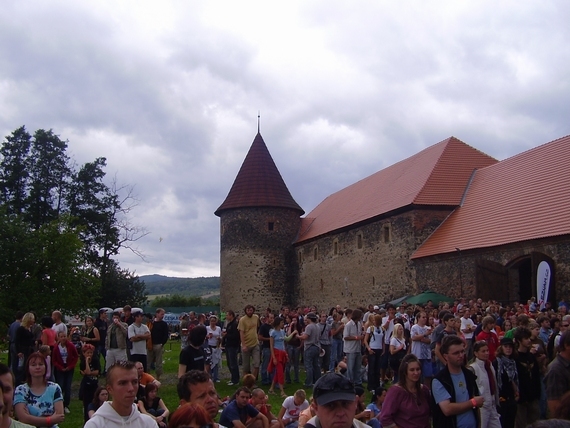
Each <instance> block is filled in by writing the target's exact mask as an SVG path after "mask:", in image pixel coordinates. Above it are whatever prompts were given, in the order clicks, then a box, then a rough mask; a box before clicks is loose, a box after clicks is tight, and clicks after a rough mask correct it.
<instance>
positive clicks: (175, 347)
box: [0, 341, 369, 428]
mask: <svg viewBox="0 0 570 428" xmlns="http://www.w3.org/2000/svg"><path fill="white" fill-rule="evenodd" d="M165 350H166V352H165V353H164V372H165V373H164V374H163V376H162V378H161V382H162V386H161V388H160V390H159V395H160V396H161V397H162V399H163V400H164V403H165V404H166V406H167V407H168V408H169V409H170V412H173V411H174V410H175V409H176V408H177V407H178V395H177V393H176V382H177V376H176V374H177V371H178V355H179V354H180V342H179V341H169V342H168V343H167V344H166V346H165ZM224 358H225V356H224ZM0 360H1V361H2V362H3V363H5V364H6V363H7V360H8V354H7V353H2V354H1V356H0ZM151 373H152V372H151ZM300 377H301V381H303V380H304V378H305V375H304V373H303V371H302V373H301V376H300ZM220 378H221V382H219V383H216V389H217V391H218V394H219V395H220V397H222V399H223V398H224V397H226V396H230V395H232V394H233V393H234V392H235V391H236V389H237V387H236V386H228V385H227V384H226V383H227V382H228V381H229V372H228V370H227V367H226V363H225V360H224V362H223V367H222V369H221V370H220ZM79 381H80V374H79V364H78V365H77V367H76V372H75V376H74V381H73V386H72V397H71V405H70V406H69V408H70V410H71V413H70V414H69V415H66V418H65V422H64V423H62V424H60V428H80V427H82V426H83V403H82V402H81V401H79V398H78V391H79ZM103 383H104V378H99V384H103ZM299 388H302V384H291V385H286V386H285V392H286V393H287V394H288V395H293V393H294V392H295V391H296V390H297V389H299ZM263 389H264V390H265V391H267V390H268V387H264V388H263ZM310 395H311V391H310V390H309V391H307V399H308V398H309V397H310ZM368 396H369V394H367V398H368ZM282 402H283V399H282V398H281V397H279V395H278V394H277V395H269V404H271V409H272V411H273V413H274V414H275V415H277V414H278V413H279V409H280V408H281V403H282Z"/></svg>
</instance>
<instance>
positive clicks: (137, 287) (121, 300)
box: [97, 260, 148, 308]
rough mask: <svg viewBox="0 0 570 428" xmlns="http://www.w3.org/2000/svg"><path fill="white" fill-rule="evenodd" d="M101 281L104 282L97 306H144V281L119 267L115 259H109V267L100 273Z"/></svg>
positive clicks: (145, 298)
mask: <svg viewBox="0 0 570 428" xmlns="http://www.w3.org/2000/svg"><path fill="white" fill-rule="evenodd" d="M102 281H103V283H104V284H105V286H104V287H102V288H101V294H100V299H99V303H98V305H97V306H98V307H102V306H110V307H111V308H116V307H118V306H124V305H127V304H128V305H131V306H133V307H134V306H145V305H146V303H147V296H148V293H147V292H146V289H145V283H144V281H141V279H140V278H139V277H138V276H136V275H133V274H132V273H131V272H129V271H128V270H127V269H121V268H119V265H118V263H117V262H116V261H114V260H111V261H110V264H109V267H108V269H107V271H106V272H105V273H103V274H102Z"/></svg>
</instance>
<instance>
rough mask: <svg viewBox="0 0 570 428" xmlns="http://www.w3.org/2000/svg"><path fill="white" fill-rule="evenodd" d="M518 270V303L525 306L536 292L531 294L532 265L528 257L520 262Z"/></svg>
mask: <svg viewBox="0 0 570 428" xmlns="http://www.w3.org/2000/svg"><path fill="white" fill-rule="evenodd" d="M518 268H519V269H518V270H519V299H520V303H523V304H525V303H526V302H527V300H529V299H530V298H531V297H532V296H533V295H536V291H535V292H534V293H533V292H532V282H533V281H532V263H531V260H530V257H529V258H527V259H524V260H522V261H521V262H520V264H519V266H518Z"/></svg>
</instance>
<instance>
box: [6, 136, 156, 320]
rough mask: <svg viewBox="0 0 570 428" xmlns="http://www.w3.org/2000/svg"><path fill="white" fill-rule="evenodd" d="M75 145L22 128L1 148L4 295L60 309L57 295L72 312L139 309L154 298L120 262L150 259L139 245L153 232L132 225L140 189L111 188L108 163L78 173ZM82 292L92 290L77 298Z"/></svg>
mask: <svg viewBox="0 0 570 428" xmlns="http://www.w3.org/2000/svg"><path fill="white" fill-rule="evenodd" d="M67 146H68V143H67V141H63V140H62V139H60V137H59V136H57V135H56V134H55V133H54V132H53V131H52V130H51V129H50V130H49V131H46V130H44V129H38V130H37V131H36V132H35V133H34V134H33V137H32V136H31V135H30V134H29V133H28V132H27V131H26V129H25V127H23V126H22V127H20V128H18V129H17V130H15V131H14V132H13V133H12V134H11V135H9V136H7V137H6V138H5V141H4V143H3V145H2V147H1V148H0V155H1V158H0V215H1V216H2V228H3V231H4V232H5V233H6V235H2V237H0V239H2V242H1V243H0V250H1V249H3V250H4V251H3V252H2V254H3V255H4V257H5V258H4V260H7V262H6V266H3V269H2V268H0V279H1V280H2V281H3V282H2V284H0V293H1V292H2V291H4V293H3V296H5V297H6V299H7V300H6V302H7V303H6V304H10V306H8V307H16V308H30V307H34V308H37V309H41V308H44V307H45V308H47V307H49V305H52V304H54V301H53V299H51V297H50V296H51V295H53V296H58V302H59V303H57V305H56V306H52V307H51V309H53V308H56V307H57V308H65V309H66V310H70V311H71V310H75V308H77V307H78V305H79V306H82V307H83V308H85V307H86V306H85V305H87V304H88V303H89V304H96V303H102V305H104V306H108V305H111V304H115V303H117V304H118V305H122V304H124V303H126V302H132V303H136V304H139V302H143V301H145V300H146V294H145V286H144V282H142V281H140V280H139V279H138V277H137V276H136V275H134V273H130V272H128V271H127V270H124V269H121V268H120V267H119V265H118V263H117V262H116V261H115V260H113V257H114V256H116V255H117V254H118V253H119V250H120V249H121V248H128V249H130V250H131V251H133V252H135V253H136V254H138V255H140V256H142V254H140V252H139V251H138V250H137V249H136V248H135V247H134V246H133V245H132V244H133V242H136V241H137V240H138V239H140V238H141V237H143V236H145V235H146V234H147V232H146V230H145V229H144V228H141V227H138V226H134V225H133V224H132V223H131V222H130V219H129V214H130V213H131V211H132V210H133V209H134V207H136V205H137V201H136V198H135V197H134V195H133V187H131V186H118V185H117V183H116V180H115V179H114V180H113V181H112V185H111V186H108V185H107V184H106V183H105V176H106V174H105V170H104V169H105V167H106V159H105V158H103V157H101V158H97V159H95V160H94V161H93V162H87V163H85V164H84V165H83V166H81V168H79V170H77V169H76V168H75V167H74V166H72V165H71V164H70V160H69V157H68V155H67V153H66V151H67ZM4 238H5V239H4ZM95 278H97V281H95V282H93V281H94V279H95ZM72 284H74V285H72ZM22 286H25V287H26V294H27V289H29V290H31V291H32V292H31V293H30V294H27V298H28V299H30V300H29V301H28V300H23V301H20V300H18V299H19V298H20V297H21V296H22V294H21V287H22ZM82 287H84V291H85V292H84V293H81V292H80V294H76V292H77V290H81V288H82ZM60 289H61V290H64V291H65V295H64V296H61V295H60V294H59V293H58V290H60ZM18 293H19V294H18ZM67 297H70V299H67ZM106 298H108V299H109V301H108V302H106V301H105V299H106ZM32 300H33V302H32ZM20 303H23V304H21V305H20ZM0 305H1V303H0ZM13 305H16V306H13ZM10 312H12V311H10Z"/></svg>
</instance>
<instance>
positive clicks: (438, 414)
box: [431, 366, 480, 428]
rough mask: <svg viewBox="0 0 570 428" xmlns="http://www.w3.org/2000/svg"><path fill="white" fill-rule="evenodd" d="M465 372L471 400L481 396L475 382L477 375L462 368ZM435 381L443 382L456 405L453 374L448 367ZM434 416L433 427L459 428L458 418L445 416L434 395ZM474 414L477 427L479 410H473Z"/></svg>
mask: <svg viewBox="0 0 570 428" xmlns="http://www.w3.org/2000/svg"><path fill="white" fill-rule="evenodd" d="M461 370H462V371H463V375H464V376H465V382H466V383H467V391H469V398H473V397H475V396H476V395H479V389H478V388H477V383H476V382H475V380H476V379H477V376H475V374H474V373H473V372H472V371H470V370H468V369H466V368H465V367H461ZM434 379H437V380H438V381H440V382H441V384H442V385H443V387H444V388H445V389H446V391H447V392H449V395H451V399H450V401H451V402H452V403H455V402H456V401H455V388H454V387H453V381H452V380H451V374H450V373H449V369H448V368H447V366H446V367H445V368H444V369H442V370H441V371H440V372H439V373H438V374H437V375H436V376H435V378H434ZM431 397H432V414H433V426H434V427H437V428H456V427H457V417H456V416H445V415H444V413H443V411H442V410H441V407H439V405H438V404H436V402H435V399H434V397H433V394H432V396H431ZM473 413H474V415H475V420H476V421H477V426H479V424H480V421H479V409H473Z"/></svg>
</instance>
